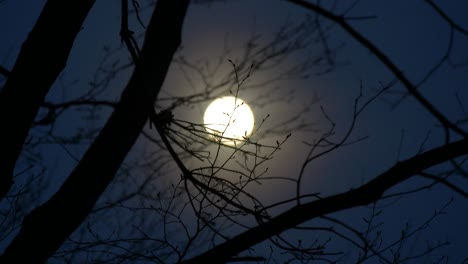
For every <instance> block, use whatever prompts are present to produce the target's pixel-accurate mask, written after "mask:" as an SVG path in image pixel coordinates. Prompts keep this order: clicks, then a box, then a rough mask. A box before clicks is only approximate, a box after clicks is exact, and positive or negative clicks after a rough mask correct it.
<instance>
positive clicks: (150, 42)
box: [0, 0, 189, 263]
mask: <svg viewBox="0 0 468 264" xmlns="http://www.w3.org/2000/svg"><path fill="white" fill-rule="evenodd" d="M188 3H189V0H179V1H173V0H159V1H158V2H157V4H156V7H155V10H154V12H153V16H152V18H151V21H150V24H149V26H148V29H147V32H146V37H145V42H144V44H143V48H142V51H141V57H140V59H139V61H138V62H137V64H136V67H135V70H134V72H133V75H132V77H131V79H130V81H129V83H128V85H127V87H126V88H125V90H124V92H123V93H122V98H121V100H120V102H119V104H118V105H117V106H116V108H115V111H114V112H113V113H112V115H111V117H110V118H109V120H108V121H107V123H106V125H105V126H104V128H103V129H102V131H101V132H100V134H99V135H98V137H97V139H96V140H95V141H94V142H93V144H92V145H91V146H90V148H89V149H88V151H87V152H86V153H85V155H84V157H83V158H82V160H81V161H80V163H79V164H78V165H77V167H76V168H75V169H74V171H73V172H72V173H71V175H70V176H69V177H68V178H67V180H66V181H65V183H64V184H63V186H62V187H61V188H60V189H59V191H58V192H57V193H56V194H55V195H54V196H53V197H52V198H51V199H50V200H49V201H47V202H46V203H45V204H44V205H42V206H40V207H39V208H37V209H35V210H34V211H33V212H31V213H30V214H29V215H28V216H27V217H26V218H25V220H24V222H23V225H22V227H21V230H20V232H19V234H18V235H17V236H16V237H15V238H14V240H13V242H12V243H11V244H10V245H9V246H8V248H7V249H6V251H5V253H4V255H3V256H2V257H0V262H1V263H13V262H14V263H42V262H45V261H46V260H47V259H48V258H49V257H50V256H51V255H52V254H53V252H54V251H55V250H57V248H58V247H59V246H60V245H61V244H62V243H63V242H64V241H65V239H66V238H67V237H68V236H69V235H70V234H71V233H72V232H73V231H74V230H75V229H76V228H77V227H78V226H79V225H80V224H81V222H82V221H83V220H84V219H85V218H86V216H87V215H88V214H89V213H90V211H91V209H92V207H93V205H94V204H95V202H96V201H97V199H98V198H99V196H100V195H101V194H102V193H103V192H104V190H105V188H106V187H107V185H108V184H109V183H110V182H111V181H112V179H113V178H114V175H115V173H116V171H117V170H118V168H119V167H120V165H121V163H122V161H123V160H124V158H125V156H126V155H127V153H128V152H129V150H130V149H131V147H132V145H133V144H134V142H135V140H136V139H137V137H138V135H139V134H140V132H141V130H142V128H143V126H144V125H145V123H146V121H147V118H148V116H149V113H150V111H153V104H154V102H155V100H156V97H157V95H158V93H159V91H160V88H161V86H162V84H163V82H164V78H165V76H166V73H167V71H168V68H169V66H170V64H171V60H172V57H173V54H174V53H175V51H176V50H177V48H178V46H179V44H180V39H181V30H182V24H183V20H184V17H185V13H186V10H187V7H188Z"/></svg>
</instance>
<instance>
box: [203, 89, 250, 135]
mask: <svg viewBox="0 0 468 264" xmlns="http://www.w3.org/2000/svg"><path fill="white" fill-rule="evenodd" d="M203 121H204V125H205V129H206V130H207V131H208V132H209V133H211V134H212V135H213V136H214V137H215V138H221V141H222V142H225V143H234V142H235V141H236V140H242V139H244V137H248V136H250V134H251V133H252V131H253V128H254V122H255V120H254V115H253V113H252V110H251V109H250V107H249V106H248V105H247V104H246V103H245V102H244V100H242V99H240V98H239V97H234V96H225V97H220V98H218V99H216V100H214V101H213V102H211V104H210V105H208V107H207V108H206V110H205V115H204V117H203Z"/></svg>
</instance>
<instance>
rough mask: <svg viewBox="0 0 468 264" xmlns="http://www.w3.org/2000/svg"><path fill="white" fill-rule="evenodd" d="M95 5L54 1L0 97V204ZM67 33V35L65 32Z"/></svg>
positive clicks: (76, 0) (47, 6)
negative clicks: (33, 126) (34, 125)
mask: <svg viewBox="0 0 468 264" xmlns="http://www.w3.org/2000/svg"><path fill="white" fill-rule="evenodd" d="M93 4H94V0H84V1H83V0H71V1H61V0H49V1H47V3H46V4H45V6H44V9H43V10H42V12H41V15H40V16H39V18H38V20H37V22H36V25H35V26H34V28H33V30H32V31H31V32H30V33H29V36H28V38H27V39H26V41H25V42H24V43H23V46H22V48H21V51H20V54H19V55H18V58H17V60H16V63H15V65H14V67H13V69H12V70H11V72H10V73H9V75H8V79H7V81H6V83H5V85H4V87H3V89H2V92H1V93H0V124H2V129H0V164H1V165H0V199H1V198H3V197H4V196H5V195H6V193H7V192H8V191H9V189H10V188H11V186H12V185H13V170H14V168H15V164H16V160H17V159H18V157H19V154H20V152H21V149H22V147H23V144H24V141H25V139H26V137H27V135H28V131H29V128H30V127H31V124H32V123H33V121H34V117H35V116H36V115H37V112H38V110H39V107H40V105H41V103H42V102H43V101H44V98H45V96H46V94H47V93H48V92H49V89H50V87H51V86H52V84H53V83H54V82H55V79H56V78H57V76H58V75H59V74H60V72H61V71H62V70H63V68H65V64H66V62H67V58H68V55H69V53H70V50H71V48H72V46H73V42H74V40H75V38H76V35H77V34H78V32H79V31H80V30H81V25H82V24H83V21H84V19H85V18H86V16H87V15H88V12H89V10H90V9H91V7H92V6H93ZM64 28H65V30H64Z"/></svg>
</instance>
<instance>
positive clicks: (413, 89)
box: [288, 0, 468, 137]
mask: <svg viewBox="0 0 468 264" xmlns="http://www.w3.org/2000/svg"><path fill="white" fill-rule="evenodd" d="M288 1H289V2H291V3H293V4H296V5H298V6H301V7H303V8H305V9H308V10H310V11H313V12H316V13H318V14H320V15H322V16H324V17H325V18H327V19H329V20H331V21H333V22H335V23H337V24H338V25H340V26H341V27H342V28H343V29H344V30H345V31H346V32H348V33H349V34H350V35H351V36H352V37H353V38H354V39H356V41H358V42H359V43H360V44H361V45H363V46H364V47H366V48H367V49H368V50H369V51H370V52H371V53H372V54H374V55H375V56H376V57H377V58H378V59H379V60H380V61H381V62H382V63H383V64H384V65H385V66H386V67H387V68H388V69H389V70H390V71H391V72H392V73H393V74H394V75H395V76H396V77H397V78H398V80H400V81H401V83H402V84H403V85H404V86H405V87H406V89H407V90H408V92H409V93H410V94H411V95H412V96H414V98H415V99H416V100H417V101H418V102H419V103H420V104H421V105H423V106H424V108H426V110H427V111H429V113H431V114H432V115H433V116H434V117H435V118H437V120H439V122H440V123H441V124H442V125H444V126H446V127H448V128H450V129H452V130H453V131H455V132H456V133H458V134H460V135H461V136H463V137H467V136H468V134H467V133H466V132H465V131H464V130H463V129H461V128H460V127H459V126H457V125H456V124H454V123H453V122H451V121H450V120H449V119H448V118H447V117H446V116H445V115H444V114H442V113H441V112H440V111H439V110H438V109H437V108H436V107H434V106H433V105H432V104H431V103H430V102H429V101H428V100H427V99H426V98H425V97H424V96H423V95H422V94H421V93H420V92H419V91H418V89H417V86H416V85H414V84H413V83H412V82H411V81H410V80H409V79H408V78H407V77H406V76H405V75H404V74H403V72H402V71H401V70H400V69H399V68H398V67H397V66H396V64H394V63H393V62H392V61H391V60H390V58H389V57H388V56H387V55H385V54H384V53H383V52H382V51H381V50H380V49H379V48H377V47H376V46H375V45H374V44H373V43H372V42H370V41H369V40H368V39H367V38H365V37H364V36H363V35H361V34H360V33H359V32H357V31H356V30H355V29H354V28H353V27H351V25H350V24H349V23H347V22H346V20H345V19H344V17H342V16H338V15H335V14H333V13H331V12H329V11H327V10H325V9H323V8H321V7H320V6H318V5H316V4H313V3H311V2H307V1H304V0H288Z"/></svg>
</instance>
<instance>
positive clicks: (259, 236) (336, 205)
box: [184, 139, 468, 263]
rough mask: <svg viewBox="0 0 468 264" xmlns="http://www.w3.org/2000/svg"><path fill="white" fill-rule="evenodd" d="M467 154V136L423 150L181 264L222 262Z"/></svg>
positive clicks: (364, 202)
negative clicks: (358, 183)
mask: <svg viewBox="0 0 468 264" xmlns="http://www.w3.org/2000/svg"><path fill="white" fill-rule="evenodd" d="M466 154H468V139H463V140H460V141H457V142H454V143H451V144H447V145H444V146H442V147H438V148H435V149H432V150H429V151H427V152H424V153H422V154H420V155H418V156H415V157H413V158H411V159H408V160H405V161H403V162H399V163H397V164H396V165H395V166H393V167H392V168H390V169H389V170H387V171H386V172H384V173H382V174H381V175H379V176H377V177H376V178H375V179H373V180H371V181H370V182H368V183H367V184H364V185H362V186H361V187H359V188H357V189H353V190H351V191H348V192H345V193H341V194H337V195H334V196H330V197H327V198H324V199H321V200H317V201H313V202H310V203H306V204H303V205H298V206H295V207H294V208H292V209H290V210H288V211H286V212H284V213H282V214H280V215H278V216H276V217H274V218H272V219H271V220H270V221H268V222H266V223H264V224H261V225H259V226H257V227H254V228H252V229H250V230H248V231H246V232H244V233H242V234H240V235H238V236H236V237H233V238H232V239H230V240H228V241H226V242H224V243H223V244H220V245H218V246H216V247H214V248H213V249H211V250H210V251H207V252H205V253H203V254H201V255H199V256H198V257H195V258H192V259H190V260H187V261H186V262H184V263H208V262H210V263H224V262H226V261H227V260H229V258H231V257H232V256H236V255H237V254H239V253H241V252H242V251H244V250H247V249H249V248H250V247H252V246H254V245H255V244H257V243H260V242H262V241H264V240H266V239H268V238H270V237H272V236H275V235H278V234H281V233H282V232H284V231H286V230H288V229H291V228H293V227H295V226H297V225H299V224H301V223H304V222H306V221H309V220H311V219H314V218H316V217H320V216H324V215H327V214H330V213H334V212H338V211H341V210H345V209H350V208H353V207H356V206H363V205H367V204H370V203H374V202H376V201H378V200H379V199H380V197H381V196H382V194H383V193H384V192H385V191H387V190H388V189H390V188H392V187H393V186H395V185H397V184H398V183H401V182H403V181H405V180H407V179H408V178H410V177H412V176H414V175H416V174H418V173H420V172H422V171H423V170H425V169H428V168H430V167H433V166H435V165H437V164H440V163H443V162H446V161H449V160H451V159H454V158H456V157H459V156H462V155H466Z"/></svg>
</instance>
